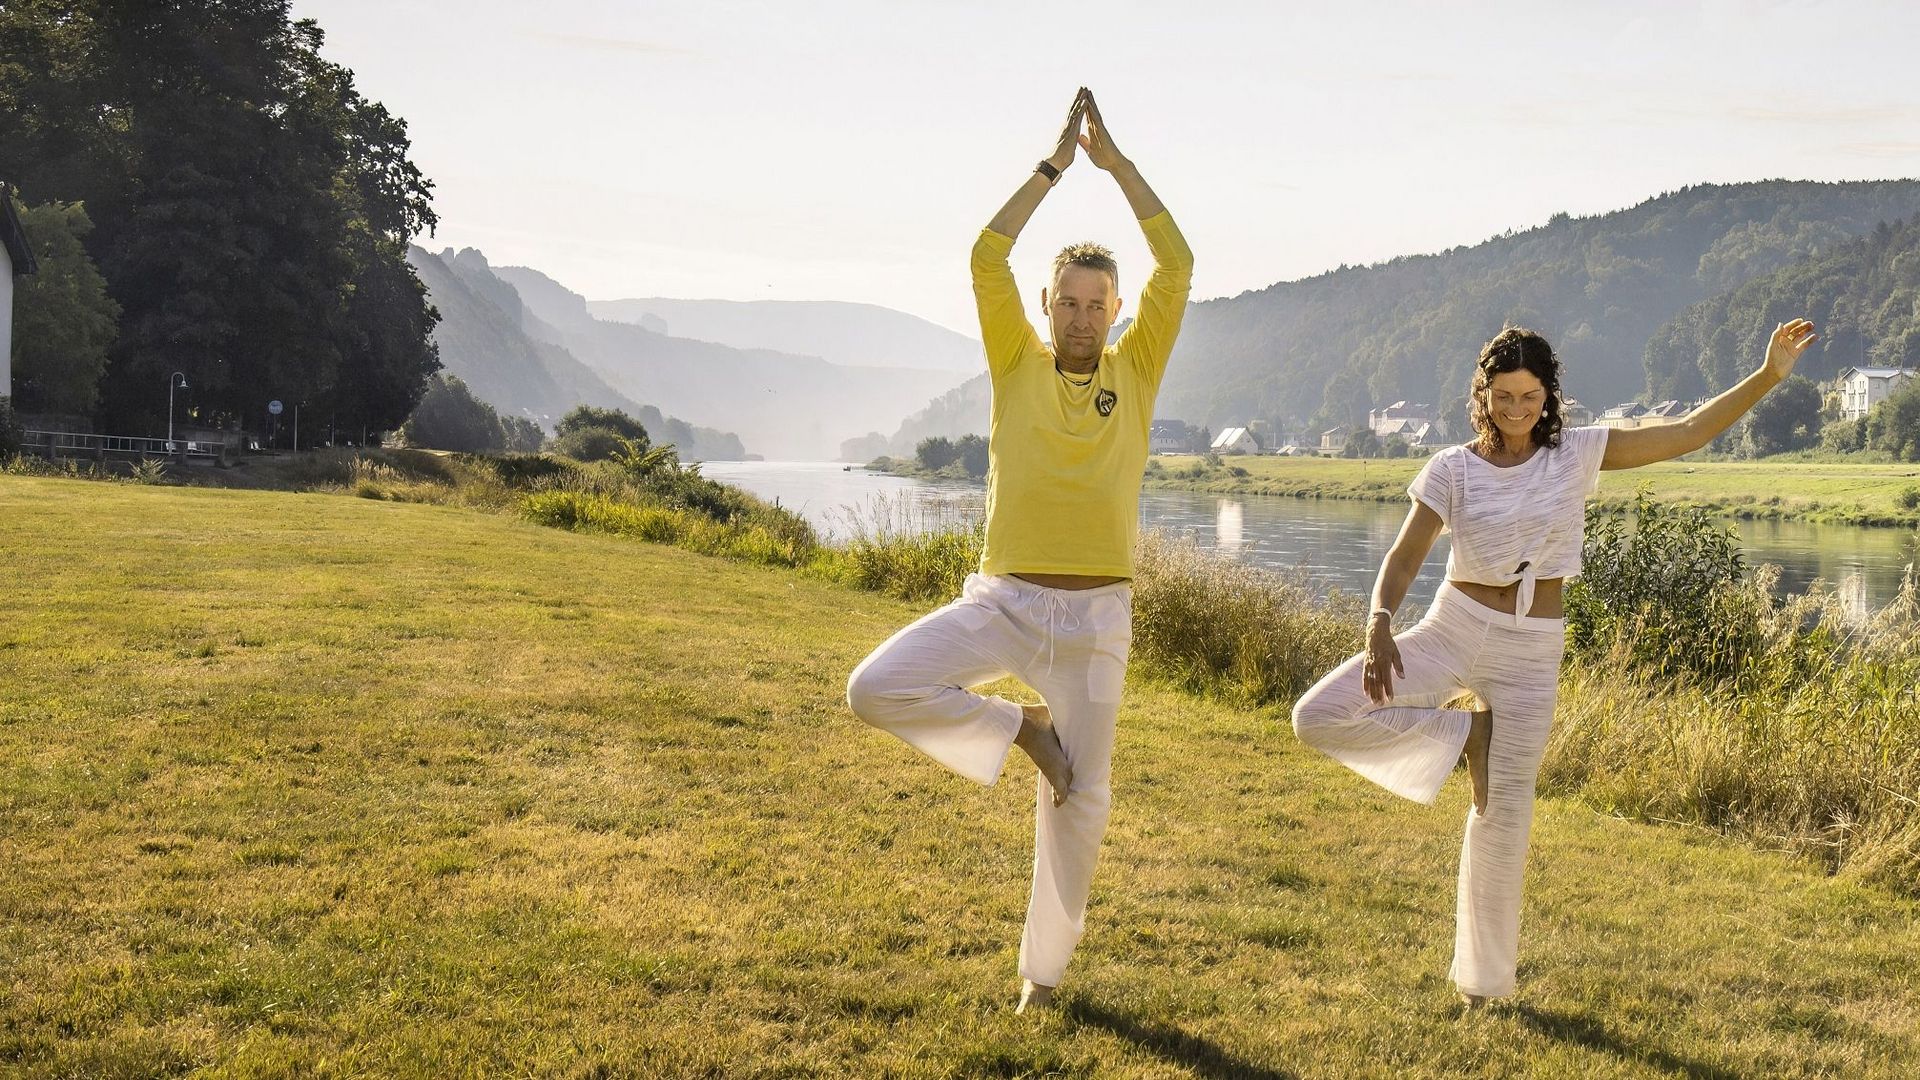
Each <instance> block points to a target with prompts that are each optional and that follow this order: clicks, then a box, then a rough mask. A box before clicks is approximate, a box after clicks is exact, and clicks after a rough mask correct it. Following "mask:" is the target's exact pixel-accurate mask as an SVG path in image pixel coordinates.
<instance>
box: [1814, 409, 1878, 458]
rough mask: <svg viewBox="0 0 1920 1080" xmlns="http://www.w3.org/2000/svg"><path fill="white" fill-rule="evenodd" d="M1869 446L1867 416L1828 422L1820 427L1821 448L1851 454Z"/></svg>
mask: <svg viewBox="0 0 1920 1080" xmlns="http://www.w3.org/2000/svg"><path fill="white" fill-rule="evenodd" d="M1866 448H1867V418H1866V417H1864V416H1857V417H1854V418H1853V419H1852V420H1846V419H1840V420H1834V421H1832V422H1830V423H1828V424H1827V425H1826V426H1825V427H1823V428H1821V429H1820V449H1822V450H1831V451H1834V452H1836V453H1841V454H1851V453H1855V452H1857V451H1860V450H1865V449H1866Z"/></svg>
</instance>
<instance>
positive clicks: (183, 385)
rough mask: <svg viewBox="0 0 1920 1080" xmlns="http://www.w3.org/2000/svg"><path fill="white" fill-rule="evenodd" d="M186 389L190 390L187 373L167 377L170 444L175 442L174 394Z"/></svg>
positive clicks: (182, 372)
mask: <svg viewBox="0 0 1920 1080" xmlns="http://www.w3.org/2000/svg"><path fill="white" fill-rule="evenodd" d="M176 379H178V380H179V382H177V383H176V382H175V381H174V380H176ZM186 389H189V387H188V386H187V375H186V372H184V371H176V372H174V373H173V374H172V375H169V376H167V442H168V443H172V442H173V392H174V391H175V390H186ZM167 449H169V450H171V449H173V447H172V446H168V447H167Z"/></svg>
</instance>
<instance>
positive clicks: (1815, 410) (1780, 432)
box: [1741, 375, 1820, 457]
mask: <svg viewBox="0 0 1920 1080" xmlns="http://www.w3.org/2000/svg"><path fill="white" fill-rule="evenodd" d="M1819 441H1820V388H1819V387H1818V386H1816V385H1814V382H1813V380H1812V379H1809V378H1807V377H1806V376H1804V375H1792V376H1788V378H1787V380H1786V381H1785V382H1783V383H1781V384H1780V385H1779V386H1776V387H1774V389H1773V392H1772V393H1770V394H1768V395H1767V396H1766V397H1763V398H1761V399H1760V401H1759V402H1758V403H1757V404H1755V405H1754V407H1753V409H1752V410H1751V411H1750V412H1748V413H1747V420H1746V425H1745V430H1744V431H1743V432H1742V435H1741V446H1742V449H1744V450H1745V451H1746V452H1747V453H1748V454H1749V455H1750V456H1752V457H1766V456H1767V455H1769V454H1780V453H1785V452H1786V451H1788V450H1804V449H1805V448H1807V447H1809V446H1812V445H1814V444H1815V443H1817V442H1819Z"/></svg>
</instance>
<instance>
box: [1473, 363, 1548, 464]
mask: <svg viewBox="0 0 1920 1080" xmlns="http://www.w3.org/2000/svg"><path fill="white" fill-rule="evenodd" d="M1546 407H1547V387H1546V384H1544V383H1542V382H1541V381H1540V378H1539V376H1537V375H1535V374H1534V373H1533V372H1531V371H1528V370H1526V369H1525V368H1522V369H1520V370H1518V371H1503V372H1501V373H1500V374H1498V375H1495V376H1494V377H1493V381H1492V382H1490V383H1488V384H1487V415H1488V416H1491V417H1492V418H1493V426H1494V427H1496V428H1498V429H1499V430H1500V441H1501V443H1502V444H1504V445H1505V446H1507V447H1508V448H1509V449H1514V450H1518V449H1520V448H1521V447H1523V446H1529V445H1531V444H1532V441H1533V427H1534V425H1535V424H1538V423H1539V422H1540V414H1541V412H1542V411H1544V410H1545V409H1546Z"/></svg>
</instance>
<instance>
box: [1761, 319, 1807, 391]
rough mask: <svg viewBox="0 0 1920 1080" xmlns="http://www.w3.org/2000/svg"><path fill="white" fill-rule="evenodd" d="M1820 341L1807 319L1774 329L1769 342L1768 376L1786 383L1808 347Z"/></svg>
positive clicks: (1797, 320)
mask: <svg viewBox="0 0 1920 1080" xmlns="http://www.w3.org/2000/svg"><path fill="white" fill-rule="evenodd" d="M1819 339H1820V335H1818V334H1816V333H1814V332H1813V324H1812V323H1810V322H1808V321H1807V320H1805V319H1795V320H1793V321H1792V322H1784V323H1781V324H1780V325H1779V326H1776V327H1774V328H1773V339H1772V340H1771V341H1768V342H1767V363H1766V369H1767V374H1769V375H1771V376H1773V378H1774V379H1775V380H1776V381H1784V380H1785V379H1786V377H1787V376H1789V375H1791V374H1793V365H1794V364H1795V363H1796V362H1797V361H1798V360H1799V359H1800V354H1801V353H1804V352H1806V351H1807V346H1809V345H1812V344H1813V343H1814V342H1815V341H1818V340H1819Z"/></svg>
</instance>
